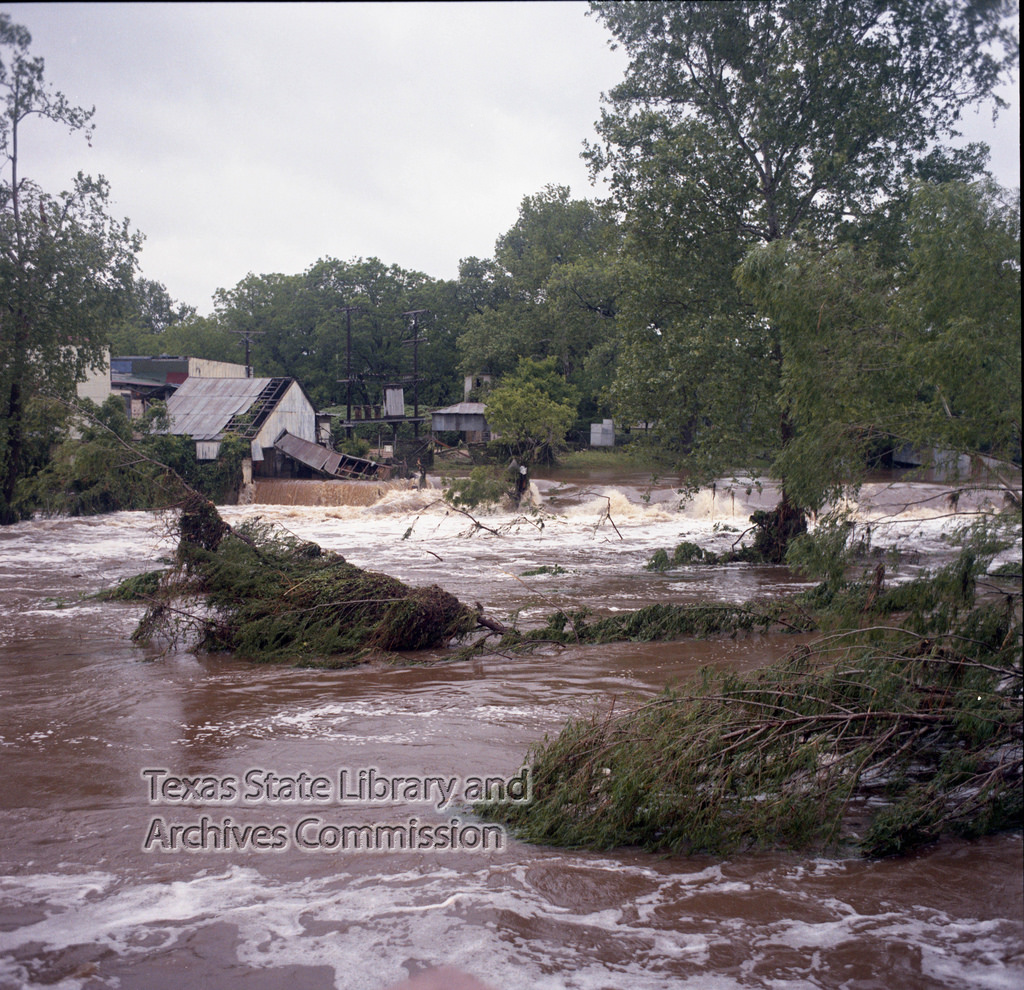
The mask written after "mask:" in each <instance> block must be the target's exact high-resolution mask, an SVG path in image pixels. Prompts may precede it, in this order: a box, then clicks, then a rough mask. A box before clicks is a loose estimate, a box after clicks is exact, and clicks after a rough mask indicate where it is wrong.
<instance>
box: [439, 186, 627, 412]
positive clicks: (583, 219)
mask: <svg viewBox="0 0 1024 990" xmlns="http://www.w3.org/2000/svg"><path fill="white" fill-rule="evenodd" d="M619 241H620V237H619V231H618V226H617V224H616V222H615V221H614V219H613V218H612V217H611V216H610V215H609V214H608V212H607V211H605V210H604V209H603V208H602V207H601V206H600V205H599V204H597V203H594V202H591V201H589V200H582V199H577V200H574V199H572V198H571V197H570V194H569V189H568V188H567V187H566V186H548V187H547V188H545V189H544V190H542V191H541V192H539V193H537V194H535V195H533V196H526V197H524V198H523V201H522V203H521V204H520V208H519V217H518V219H517V220H516V222H515V224H514V225H513V226H512V227H511V228H510V229H509V230H508V231H507V232H506V233H504V234H503V235H502V236H501V237H499V238H498V240H497V243H496V244H495V252H494V259H493V261H487V262H480V261H479V260H478V259H470V260H469V262H468V263H467V262H464V264H463V271H462V272H461V273H460V282H465V283H466V285H467V289H468V290H470V291H475V296H476V303H477V306H476V311H475V312H474V313H473V314H471V315H470V317H469V318H468V320H467V323H466V328H465V330H464V332H463V333H462V334H461V335H460V337H459V350H460V354H461V356H462V367H463V369H464V370H465V371H466V373H467V374H475V373H478V372H481V371H487V372H490V373H492V374H496V375H503V374H507V373H510V372H512V371H514V370H515V369H516V367H517V365H518V362H519V359H520V358H522V357H531V358H537V359H544V358H548V357H552V358H554V359H555V361H556V363H557V365H558V369H559V371H560V373H561V374H562V375H564V376H565V377H566V378H567V379H568V380H570V381H572V382H573V383H575V384H577V385H578V386H579V388H580V390H581V392H582V394H583V396H584V401H585V403H586V405H587V409H588V411H593V410H594V409H596V407H597V401H596V397H597V395H598V393H599V392H600V391H601V389H602V388H603V387H604V386H606V385H607V384H608V382H609V381H610V378H611V368H612V366H613V363H614V358H615V352H616V342H617V338H616V335H615V313H616V298H617V295H618V277H619V271H618V267H617V266H618V249H619ZM588 400H589V401H588Z"/></svg>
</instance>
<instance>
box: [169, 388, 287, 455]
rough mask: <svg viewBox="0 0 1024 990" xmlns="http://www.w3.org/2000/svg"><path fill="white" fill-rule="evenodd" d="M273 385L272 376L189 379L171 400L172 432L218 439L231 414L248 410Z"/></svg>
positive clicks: (195, 438) (269, 443) (270, 443)
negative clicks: (268, 386) (271, 383)
mask: <svg viewBox="0 0 1024 990" xmlns="http://www.w3.org/2000/svg"><path fill="white" fill-rule="evenodd" d="M269 384H270V379H269V378H188V379H186V381H185V382H184V384H183V385H181V386H180V387H179V388H178V390H177V392H175V393H174V395H172V396H171V397H170V398H169V399H168V400H167V415H168V418H169V419H170V423H171V428H170V432H171V433H174V434H179V435H180V434H188V435H189V436H190V437H192V439H193V440H217V439H219V438H220V435H221V433H223V431H224V427H225V426H227V424H228V421H229V420H230V419H231V417H232V416H234V415H236V414H237V413H242V412H244V411H245V410H246V409H248V408H249V407H250V406H251V405H252V404H253V403H254V402H255V401H256V399H257V398H258V397H259V394H260V392H262V391H263V389H264V388H266V387H267V385H269ZM289 391H290V390H289ZM272 442H273V441H272V440H271V441H270V442H268V443H267V444H266V446H268V447H269V446H271V445H272Z"/></svg>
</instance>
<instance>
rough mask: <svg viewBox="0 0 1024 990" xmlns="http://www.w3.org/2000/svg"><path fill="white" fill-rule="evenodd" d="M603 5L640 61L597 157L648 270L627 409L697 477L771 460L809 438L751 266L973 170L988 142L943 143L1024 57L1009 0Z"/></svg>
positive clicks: (635, 309) (623, 317)
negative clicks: (751, 294)
mask: <svg viewBox="0 0 1024 990" xmlns="http://www.w3.org/2000/svg"><path fill="white" fill-rule="evenodd" d="M591 6H592V8H593V11H594V12H595V14H596V15H597V16H598V17H599V18H600V19H601V20H602V21H603V22H604V23H605V24H606V25H607V27H608V28H609V29H610V30H611V32H612V34H613V36H614V39H615V42H616V43H617V44H619V45H621V46H622V47H623V48H624V49H625V50H626V52H627V53H628V54H629V57H630V65H629V68H628V70H627V74H626V78H625V79H624V81H623V82H622V83H621V84H620V85H619V86H617V87H616V88H615V89H613V90H612V92H611V93H610V95H609V97H608V100H607V105H606V107H605V109H604V111H603V113H602V118H601V121H600V124H599V133H600V135H601V138H602V143H601V144H600V145H598V146H593V147H590V148H589V149H588V151H587V155H588V157H589V160H590V164H591V167H592V169H593V172H594V174H595V175H601V174H603V175H605V176H606V177H607V179H608V181H609V182H610V185H611V189H612V197H613V200H614V202H615V204H616V205H617V207H618V208H619V210H620V211H621V214H622V217H623V221H624V226H625V228H626V231H627V238H628V240H627V251H628V254H629V256H630V261H629V264H630V266H631V269H632V277H630V278H629V279H626V280H625V281H624V285H625V286H626V287H627V292H626V294H625V297H624V298H623V299H621V300H620V315H619V323H620V325H621V326H622V327H623V330H624V338H625V343H624V350H625V353H624V357H623V360H622V362H621V364H620V371H619V374H618V376H617V380H616V383H615V385H614V387H613V394H614V396H615V398H616V400H617V405H618V407H619V409H620V411H622V412H623V413H625V414H626V415H627V416H629V417H636V418H643V419H657V420H658V421H659V424H660V427H661V432H662V439H663V440H664V441H666V442H667V443H670V444H672V443H674V444H676V445H677V446H678V447H679V448H680V449H681V450H682V451H683V452H685V453H686V454H688V455H689V456H688V458H687V463H688V465H689V466H690V467H691V469H693V470H694V471H695V472H697V474H696V476H697V477H709V476H711V475H714V474H716V473H718V472H720V471H723V470H729V469H742V468H757V467H759V466H760V467H763V466H764V465H765V464H766V463H768V461H769V460H770V459H771V457H772V455H773V453H774V452H775V451H777V450H779V449H780V448H784V447H785V446H786V445H787V444H789V443H790V442H791V441H792V440H793V437H794V435H795V433H794V429H795V424H794V419H793V415H792V410H791V409H789V408H787V407H786V404H785V402H784V401H782V402H780V391H779V390H780V385H781V382H782V376H783V374H784V359H785V353H784V351H785V343H786V342H785V341H784V340H783V339H782V337H781V335H780V333H779V330H778V327H777V326H775V325H774V324H773V323H772V322H771V321H768V320H765V319H764V318H762V317H761V316H759V315H758V314H757V313H755V312H754V310H753V308H752V307H751V306H750V305H749V300H747V299H745V298H744V297H743V296H742V295H741V294H740V293H739V292H738V290H737V286H736V284H735V283H734V282H733V280H732V272H733V270H734V268H735V266H736V265H737V263H738V262H739V261H740V259H741V258H742V256H743V254H744V253H745V251H746V250H747V249H748V248H749V247H750V246H752V245H757V244H765V243H771V242H774V241H779V240H783V239H787V238H792V237H795V236H797V235H798V234H799V233H800V232H801V231H807V230H810V231H813V232H814V234H815V236H818V237H830V236H833V235H835V236H845V237H849V238H856V237H858V236H864V234H865V232H866V231H868V230H870V229H871V228H872V227H876V228H878V227H881V226H883V225H882V224H881V221H880V213H881V212H884V211H883V210H882V209H881V208H882V207H883V206H884V207H885V208H886V210H888V212H893V205H894V204H898V203H901V202H903V199H904V196H905V190H906V188H907V184H908V182H909V180H910V179H911V178H912V177H914V176H915V175H919V174H927V173H930V174H931V175H941V176H942V177H943V178H947V179H948V178H967V177H969V176H970V173H971V172H972V171H973V170H974V169H976V168H977V165H978V162H979V160H981V158H982V157H983V155H982V153H981V151H980V150H979V149H972V150H969V152H968V153H958V154H953V153H949V152H945V151H943V150H942V149H941V147H940V146H939V145H940V143H941V142H942V141H943V140H945V139H948V138H950V137H952V136H953V135H954V134H955V133H956V125H957V121H958V119H959V117H960V115H961V113H962V112H963V110H964V109H965V108H966V107H968V106H970V105H973V104H976V103H977V102H979V101H980V100H982V99H985V98H993V99H995V97H994V96H993V92H994V86H995V84H996V83H997V82H998V81H999V80H1000V78H1001V76H1002V74H1004V73H1005V72H1006V71H1008V69H1009V68H1010V67H1011V66H1012V65H1014V64H1015V58H1016V53H1017V44H1016V40H1015V38H1014V36H1013V33H1012V30H1011V29H1010V27H1008V26H1007V24H1006V22H1005V17H1006V15H1007V14H1008V13H1009V12H1010V8H1009V5H1008V4H1004V3H999V2H990V0H979V2H972V0H924V2H921V0H915V2H905V0H855V2H850V0H782V2H779V3H772V4H766V3H758V2H745V0H742V2H741V0H735V2H729V3H704V2H693V3H668V2H644V3H603V2H600V3H593V4H592V5H591ZM996 102H997V103H998V100H996ZM895 213H896V214H897V220H898V214H899V210H895ZM649 375H653V376H654V377H653V379H651V380H653V381H654V382H656V385H657V388H658V389H659V391H658V393H657V395H656V397H655V396H652V395H651V390H650V389H646V390H644V389H643V387H642V386H643V384H644V382H645V380H647V378H648V376H649Z"/></svg>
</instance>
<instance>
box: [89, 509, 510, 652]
mask: <svg viewBox="0 0 1024 990" xmlns="http://www.w3.org/2000/svg"><path fill="white" fill-rule="evenodd" d="M177 529H178V535H179V542H178V549H177V555H176V556H177V560H176V566H175V567H173V568H171V569H169V570H167V571H165V572H163V573H162V574H159V575H155V574H153V573H152V572H150V573H149V574H147V575H142V576H140V577H139V578H133V579H129V582H125V583H124V584H122V585H121V586H120V587H119V588H118V589H115V590H114V591H112V592H110V593H108V597H111V598H122V599H123V598H131V597H134V598H135V599H136V600H142V601H146V602H148V604H149V608H148V609H147V611H146V613H145V615H143V617H142V619H141V621H140V622H139V625H138V627H137V629H136V630H135V633H134V634H133V639H134V640H135V641H136V642H148V641H150V640H152V639H154V638H155V637H158V636H163V637H165V638H169V639H172V640H174V639H177V638H178V637H180V635H181V634H182V632H183V631H185V632H186V633H191V635H190V639H191V641H192V642H191V643H190V645H192V646H194V648H197V649H202V650H210V651H220V650H229V651H231V652H233V653H236V654H238V655H240V656H243V657H246V658H249V659H253V660H258V661H278V662H281V661H284V662H291V663H302V664H316V665H319V666H340V665H344V664H349V663H353V662H357V661H359V660H362V659H366V658H368V657H372V656H379V655H380V654H382V653H390V652H394V651H402V650H421V649H432V648H438V647H444V646H447V645H448V644H449V643H450V642H451V641H452V640H453V639H458V638H460V637H462V636H464V635H466V634H467V633H469V632H471V631H472V630H474V629H476V628H477V627H480V626H483V627H485V628H490V629H493V630H495V631H497V632H504V627H503V626H502V625H501V624H500V623H497V622H495V621H494V620H493V619H489V618H487V617H486V616H484V615H482V614H481V613H480V612H479V611H477V610H475V609H472V608H470V607H468V606H467V605H464V604H463V603H462V602H460V601H459V600H458V599H457V598H456V597H455V596H454V595H451V594H449V593H448V592H446V591H444V590H442V589H441V588H439V587H437V586H436V585H432V586H430V587H425V588H424V587H411V586H409V585H406V584H403V583H402V582H401V581H398V580H397V579H395V578H392V577H389V576H388V575H386V574H379V573H376V572H374V571H367V570H363V569H362V568H359V567H356V566H355V565H353V564H350V563H348V562H347V561H346V560H345V559H344V557H342V556H341V555H340V554H335V553H330V552H327V551H324V550H322V549H321V548H320V547H319V546H318V545H317V544H315V543H308V542H304V541H302V540H299V539H297V538H295V537H293V536H290V535H287V534H283V533H281V532H278V531H275V530H274V529H273V528H272V527H270V526H268V525H265V524H262V523H260V522H259V521H258V520H257V521H253V522H248V523H244V524H242V525H240V526H237V527H231V526H229V525H228V524H227V523H226V522H224V520H223V519H222V518H221V517H220V515H219V514H218V512H217V510H216V508H215V507H214V505H213V504H212V503H210V502H208V501H206V500H205V499H203V498H202V497H201V496H198V495H192V496H190V497H189V498H187V499H186V501H185V504H184V507H183V509H182V512H181V515H180V517H179V518H178V521H177ZM130 583H131V586H130V587H129V584H130Z"/></svg>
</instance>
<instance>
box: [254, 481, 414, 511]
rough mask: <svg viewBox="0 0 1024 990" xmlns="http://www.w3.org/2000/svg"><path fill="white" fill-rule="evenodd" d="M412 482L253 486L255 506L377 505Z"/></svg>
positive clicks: (312, 482) (302, 483) (263, 482)
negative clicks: (380, 500)
mask: <svg viewBox="0 0 1024 990" xmlns="http://www.w3.org/2000/svg"><path fill="white" fill-rule="evenodd" d="M410 486H411V483H410V482H408V481H335V480H330V479H326V478H322V479H321V478H313V479H295V478H270V479H267V480H263V481H261V480H257V481H255V482H254V483H253V487H252V497H251V499H250V504H255V505H373V504H374V503H375V502H376V501H378V500H379V499H381V498H383V497H384V496H385V495H386V494H387V493H388V492H392V491H397V490H402V489H406V488H409V487H410Z"/></svg>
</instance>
